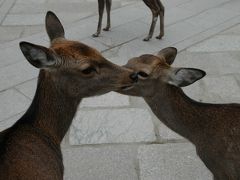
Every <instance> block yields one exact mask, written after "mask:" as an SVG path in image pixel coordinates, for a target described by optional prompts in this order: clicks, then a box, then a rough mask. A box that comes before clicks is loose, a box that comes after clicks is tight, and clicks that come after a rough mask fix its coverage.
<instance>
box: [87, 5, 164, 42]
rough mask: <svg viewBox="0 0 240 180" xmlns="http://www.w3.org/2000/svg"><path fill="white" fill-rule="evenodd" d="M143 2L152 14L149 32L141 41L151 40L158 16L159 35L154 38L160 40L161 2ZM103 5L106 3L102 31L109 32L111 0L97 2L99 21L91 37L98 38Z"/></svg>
mask: <svg viewBox="0 0 240 180" xmlns="http://www.w3.org/2000/svg"><path fill="white" fill-rule="evenodd" d="M105 1H106V2H105ZM143 2H144V3H145V4H146V5H147V6H148V7H149V8H150V10H151V12H152V23H151V27H150V30H149V34H148V36H147V37H146V38H144V39H143V40H144V41H149V40H150V39H151V38H152V36H153V32H154V29H155V26H156V23H157V19H158V16H159V17H160V34H159V35H158V36H157V37H156V38H157V39H162V37H163V36H164V11H165V9H164V6H163V4H162V2H161V1H160V0H143ZM105 3H106V10H107V26H106V27H105V28H104V29H103V30H104V31H109V29H110V27H111V18H110V11H111V5H112V0H98V13H99V19H98V26H97V32H96V33H94V34H93V35H92V36H93V37H98V36H99V34H100V33H101V28H102V17H103V11H104V6H105Z"/></svg>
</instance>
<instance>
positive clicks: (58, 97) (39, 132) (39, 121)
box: [0, 12, 137, 180]
mask: <svg viewBox="0 0 240 180" xmlns="http://www.w3.org/2000/svg"><path fill="white" fill-rule="evenodd" d="M46 30H47V33H48V36H49V38H50V40H51V46H50V48H46V47H43V46H39V45H34V44H31V43H28V42H21V43H20V48H21V50H22V52H23V54H24V56H25V57H26V59H27V60H28V61H29V63H30V64H32V65H33V66H35V67H37V68H39V69H40V73H39V77H38V85H37V90H36V94H35V97H34V99H33V101H32V104H31V105H30V107H29V109H28V110H27V112H26V113H25V114H24V115H23V116H22V117H21V118H20V119H19V120H18V121H17V122H16V123H15V124H14V125H13V126H12V127H10V128H9V129H7V130H5V131H3V132H2V133H1V134H0V162H1V163H0V179H1V180H16V179H19V180H20V179H21V180H36V179H41V180H43V179H44V180H60V179H63V162H62V154H61V149H60V143H61V141H62V139H63V137H64V135H65V134H66V132H67V130H68V128H69V126H70V124H71V122H72V120H73V117H74V115H75V113H76V111H77V107H78V105H79V103H80V101H81V99H82V98H84V97H89V96H96V95H100V94H104V93H107V92H109V91H112V90H118V89H125V88H129V87H130V86H132V84H133V83H134V82H135V81H136V80H137V75H136V74H133V71H130V70H128V69H126V68H123V67H119V66H117V65H115V64H112V63H111V62H109V61H108V60H106V59H105V58H104V57H103V56H102V55H101V54H100V53H99V52H98V51H97V50H95V49H93V48H91V47H89V46H87V45H84V44H82V43H80V42H76V41H69V40H66V39H65V38H64V29H63V26H62V25H61V23H60V21H59V20H58V18H57V17H56V15H55V14H54V13H52V12H48V13H47V15H46Z"/></svg>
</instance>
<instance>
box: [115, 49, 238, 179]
mask: <svg viewBox="0 0 240 180" xmlns="http://www.w3.org/2000/svg"><path fill="white" fill-rule="evenodd" d="M176 55H177V50H176V49H175V48H172V47H169V48H165V49H163V50H161V51H160V52H159V53H158V55H156V56H154V55H150V54H145V55H142V56H140V57H136V58H132V59H130V60H129V61H128V63H127V64H126V65H125V66H124V67H127V68H129V69H132V70H134V71H135V72H136V73H138V77H139V80H138V82H137V83H136V84H135V85H134V87H133V88H131V89H129V90H127V91H119V92H120V93H122V94H126V95H132V96H140V97H143V98H144V100H145V101H146V103H147V104H148V105H149V106H150V108H151V110H152V111H153V113H154V114H155V115H156V116H157V117H158V118H159V120H161V121H162V122H163V123H164V124H165V125H167V126H168V127H169V128H170V129H172V130H174V131H175V132H177V133H178V134H180V135H182V136H183V137H185V138H187V139H188V140H190V141H191V142H192V143H193V144H194V145H195V146H196V151H197V154H198V155H199V157H200V158H201V159H202V161H203V162H204V163H205V165H206V166H207V167H208V169H209V170H210V171H211V172H212V173H213V175H214V179H215V180H239V179H240V104H208V103H200V102H197V101H195V100H192V99H190V98H189V97H188V96H187V95H186V94H184V92H183V90H182V89H181V87H184V86H188V85H190V84H192V83H194V82H195V81H197V80H199V79H201V78H203V77H204V76H205V72H204V71H202V70H200V69H193V68H175V67H172V66H171V64H172V63H173V61H174V59H175V57H176Z"/></svg>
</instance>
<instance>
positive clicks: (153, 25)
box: [143, 9, 158, 41]
mask: <svg viewBox="0 0 240 180" xmlns="http://www.w3.org/2000/svg"><path fill="white" fill-rule="evenodd" d="M151 11H152V23H151V26H150V30H149V33H148V36H147V37H146V38H144V39H143V40H144V41H149V40H150V39H151V38H152V36H153V32H154V29H155V26H156V23H157V19H158V13H157V11H155V10H152V9H151Z"/></svg>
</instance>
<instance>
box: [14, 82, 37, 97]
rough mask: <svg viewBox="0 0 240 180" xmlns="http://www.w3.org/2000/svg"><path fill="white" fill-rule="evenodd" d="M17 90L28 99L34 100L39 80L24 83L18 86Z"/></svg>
mask: <svg viewBox="0 0 240 180" xmlns="http://www.w3.org/2000/svg"><path fill="white" fill-rule="evenodd" d="M15 88H16V89H17V90H18V91H20V92H21V93H22V94H24V95H25V96H26V97H28V98H29V99H31V100H32V99H33V97H34V95H35V92H36V88H37V78H34V79H32V80H30V81H27V82H24V83H22V84H20V85H18V86H16V87H15Z"/></svg>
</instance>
